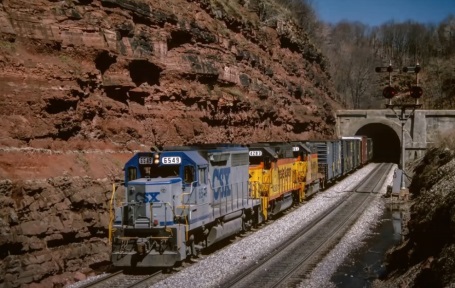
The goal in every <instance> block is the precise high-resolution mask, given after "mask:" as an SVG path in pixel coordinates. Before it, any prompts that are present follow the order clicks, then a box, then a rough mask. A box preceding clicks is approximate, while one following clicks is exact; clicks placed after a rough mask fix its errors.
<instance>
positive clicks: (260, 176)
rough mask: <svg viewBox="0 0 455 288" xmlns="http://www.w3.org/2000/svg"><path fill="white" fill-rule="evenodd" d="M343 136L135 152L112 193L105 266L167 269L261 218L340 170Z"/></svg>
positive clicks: (310, 191)
mask: <svg viewBox="0 0 455 288" xmlns="http://www.w3.org/2000/svg"><path fill="white" fill-rule="evenodd" d="M342 141H348V140H341V139H337V140H327V141H308V142H307V143H302V142H287V143H278V142H273V143H255V144H250V145H247V146H248V147H245V146H241V145H234V144H208V145H199V146H185V147H166V148H164V149H161V150H157V149H154V150H152V151H151V152H139V153H136V154H135V155H134V156H133V157H132V158H131V159H130V160H129V161H128V162H127V163H126V164H125V166H124V174H125V175H124V177H125V179H124V185H123V186H124V193H123V194H120V195H117V193H116V191H115V189H114V191H113V194H112V198H111V211H113V214H112V215H111V223H110V227H109V228H110V231H109V238H110V242H111V243H112V253H111V262H112V264H113V265H114V266H118V267H161V268H166V267H168V268H169V267H172V266H174V265H175V264H176V263H178V262H181V261H183V260H185V259H187V258H188V257H191V256H195V255H197V254H198V253H199V251H200V249H203V248H205V247H209V246H211V245H213V244H215V243H217V242H219V241H221V240H223V239H225V238H227V237H230V236H232V235H235V234H237V233H239V232H241V231H247V230H249V229H250V228H251V227H253V226H257V225H259V224H260V223H262V222H264V221H267V220H268V219H269V218H270V217H272V216H274V215H278V214H279V213H281V212H282V211H284V210H286V209H288V208H289V207H290V206H292V205H294V204H298V203H300V202H302V201H303V200H305V199H306V198H307V197H308V196H309V195H312V194H314V193H316V192H318V191H319V190H320V189H321V185H320V184H321V183H322V185H323V184H324V183H326V182H327V181H334V180H335V179H337V178H339V177H341V176H342V175H343V171H342V162H343V156H342V155H343V154H342ZM352 151H354V152H353V153H355V150H352ZM352 157H355V155H352ZM351 163H354V162H353V161H351ZM353 165H354V164H353ZM356 168H357V167H355V166H353V167H352V169H356ZM321 172H322V173H321ZM321 175H324V177H322V176H321Z"/></svg>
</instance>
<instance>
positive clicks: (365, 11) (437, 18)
mask: <svg viewBox="0 0 455 288" xmlns="http://www.w3.org/2000/svg"><path fill="white" fill-rule="evenodd" d="M308 3H310V4H311V5H312V6H313V8H314V9H315V11H316V14H317V15H318V18H319V19H320V20H322V21H324V22H328V23H332V24H335V23H338V22H340V21H342V20H348V21H352V22H354V21H359V22H362V23H364V24H367V25H370V26H379V25H381V24H384V23H386V22H388V21H391V20H393V21H395V22H396V23H397V22H405V21H407V20H412V21H414V22H419V23H422V24H426V23H434V24H438V23H440V22H441V21H443V20H444V19H445V18H447V16H449V15H450V14H451V15H453V16H455V0H308Z"/></svg>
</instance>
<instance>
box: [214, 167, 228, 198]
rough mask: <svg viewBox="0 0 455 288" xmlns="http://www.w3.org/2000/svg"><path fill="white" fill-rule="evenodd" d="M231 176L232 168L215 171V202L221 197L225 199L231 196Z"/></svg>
mask: <svg viewBox="0 0 455 288" xmlns="http://www.w3.org/2000/svg"><path fill="white" fill-rule="evenodd" d="M230 174H231V168H230V167H225V168H220V169H215V170H214V171H213V198H214V199H215V200H217V199H218V198H220V197H221V198H223V197H228V196H231V187H230V181H229V175H230Z"/></svg>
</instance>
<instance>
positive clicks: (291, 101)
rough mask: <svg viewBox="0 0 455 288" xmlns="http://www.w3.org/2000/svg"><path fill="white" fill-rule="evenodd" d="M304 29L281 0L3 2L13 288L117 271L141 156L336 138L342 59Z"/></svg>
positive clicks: (7, 228) (6, 257)
mask: <svg viewBox="0 0 455 288" xmlns="http://www.w3.org/2000/svg"><path fill="white" fill-rule="evenodd" d="M295 23H296V22H295V21H293V18H292V14H291V13H290V12H289V11H286V10H285V9H283V8H281V7H280V6H279V5H276V4H274V1H259V0H249V1H241V0H238V1H227V0H186V1H185V0H173V1H170V0H169V1H167V0H160V1H145V0H142V1H133V0H73V1H71V0H67V1H53V0H49V1H45V0H34V1H31V0H3V1H0V91H1V92H0V93H1V94H0V115H1V118H2V119H1V121H0V191H1V194H0V215H1V218H0V221H1V222H0V234H1V238H0V251H1V252H0V268H1V269H0V285H2V284H3V285H6V286H7V287H18V286H29V285H32V286H33V285H35V286H36V285H37V284H36V283H40V285H42V286H46V287H52V286H55V287H57V286H62V285H63V284H65V283H70V282H73V281H75V280H76V279H82V278H84V277H85V275H84V274H81V273H85V274H89V273H92V272H93V270H95V269H97V268H98V267H99V266H102V265H105V264H106V262H107V261H108V252H109V246H108V245H107V244H106V242H107V238H106V237H107V222H108V219H109V217H108V212H107V208H108V203H109V197H110V190H111V183H112V181H115V180H116V179H117V180H118V179H120V177H121V168H122V165H123V163H124V162H125V160H126V159H128V158H129V157H130V156H131V153H132V151H134V150H146V149H148V147H150V146H151V145H156V146H159V145H182V144H193V143H199V142H204V143H207V142H234V143H247V142H254V141H279V140H299V139H312V138H317V137H331V136H333V134H334V124H335V118H334V111H335V110H336V109H337V108H339V104H338V101H337V97H336V93H335V91H334V90H333V87H332V85H331V82H330V76H329V74H328V72H327V71H328V67H327V66H328V63H327V61H326V59H325V57H324V56H323V55H322V54H321V53H320V52H319V51H318V49H317V47H316V46H315V45H314V44H312V43H311V41H310V39H309V38H308V36H307V34H306V33H305V31H303V30H301V29H300V28H299V27H298V25H296V24H295ZM76 271H77V272H79V273H76V274H74V273H73V272H76Z"/></svg>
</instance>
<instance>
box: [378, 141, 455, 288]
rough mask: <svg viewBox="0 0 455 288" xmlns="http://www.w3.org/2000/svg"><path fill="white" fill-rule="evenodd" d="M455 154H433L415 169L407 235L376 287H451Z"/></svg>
mask: <svg viewBox="0 0 455 288" xmlns="http://www.w3.org/2000/svg"><path fill="white" fill-rule="evenodd" d="M454 183H455V152H454V150H453V149H448V148H432V149H430V150H429V151H428V153H427V154H426V156H425V157H424V158H423V159H422V161H421V162H420V163H419V164H418V165H417V166H416V168H415V170H414V176H413V179H412V183H411V185H410V193H411V195H412V199H413V200H412V205H411V206H410V207H411V208H410V212H411V218H410V220H409V222H408V231H409V234H408V235H405V241H404V242H403V243H402V244H401V245H400V246H398V247H395V248H394V249H392V250H391V251H389V253H388V255H387V257H386V261H387V271H388V274H387V276H386V277H385V279H383V280H382V281H376V282H375V283H374V287H452V286H454V285H455V193H454V191H453V189H454Z"/></svg>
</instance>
